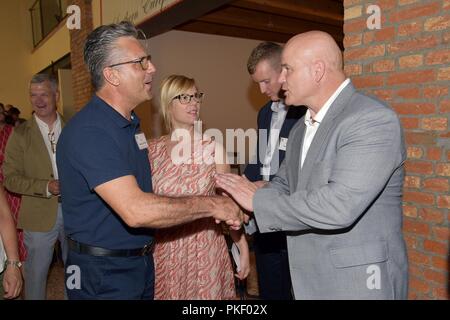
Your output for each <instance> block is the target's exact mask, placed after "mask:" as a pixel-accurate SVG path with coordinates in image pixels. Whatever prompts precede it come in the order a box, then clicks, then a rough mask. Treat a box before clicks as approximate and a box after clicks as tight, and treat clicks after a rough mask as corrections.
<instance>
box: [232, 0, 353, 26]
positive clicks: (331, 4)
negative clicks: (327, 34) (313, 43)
mask: <svg viewBox="0 0 450 320" xmlns="http://www.w3.org/2000/svg"><path fill="white" fill-rule="evenodd" d="M229 5H230V6H234V7H240V8H245V9H252V10H257V11H261V12H266V13H272V14H279V15H283V16H287V17H293V18H298V19H303V20H311V21H315V22H320V23H326V24H331V25H335V26H340V27H343V24H344V7H343V5H342V2H338V1H331V0H321V1H300V0H238V1H234V2H231V3H230V4H229Z"/></svg>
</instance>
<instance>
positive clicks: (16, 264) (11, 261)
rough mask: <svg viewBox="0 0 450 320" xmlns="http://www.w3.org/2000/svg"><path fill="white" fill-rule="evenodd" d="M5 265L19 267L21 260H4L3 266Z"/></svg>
mask: <svg viewBox="0 0 450 320" xmlns="http://www.w3.org/2000/svg"><path fill="white" fill-rule="evenodd" d="M7 266H13V267H16V268H20V267H22V262H20V261H17V260H6V261H5V268H6V267H7Z"/></svg>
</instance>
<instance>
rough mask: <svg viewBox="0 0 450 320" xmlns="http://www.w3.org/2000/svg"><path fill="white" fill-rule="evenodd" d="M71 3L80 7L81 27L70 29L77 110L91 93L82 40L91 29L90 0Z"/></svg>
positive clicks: (73, 83) (87, 99) (73, 82)
mask: <svg viewBox="0 0 450 320" xmlns="http://www.w3.org/2000/svg"><path fill="white" fill-rule="evenodd" d="M72 4H74V5H77V6H79V7H80V9H81V28H80V29H79V30H77V29H74V30H71V31H70V46H71V62H72V88H73V95H74V100H75V109H76V110H77V111H78V110H80V109H81V108H82V107H84V105H85V104H86V103H87V102H88V101H89V99H90V97H91V95H92V94H93V87H92V85H91V77H90V75H89V72H88V70H87V68H86V65H85V64H84V60H83V48H84V42H85V40H86V37H87V35H88V34H89V33H90V32H91V31H92V30H93V22H92V0H73V1H72Z"/></svg>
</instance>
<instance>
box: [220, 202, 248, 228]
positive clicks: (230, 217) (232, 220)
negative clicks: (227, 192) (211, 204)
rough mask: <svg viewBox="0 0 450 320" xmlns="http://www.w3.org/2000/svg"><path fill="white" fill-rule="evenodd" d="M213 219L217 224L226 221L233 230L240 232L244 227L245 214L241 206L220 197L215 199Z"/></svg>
mask: <svg viewBox="0 0 450 320" xmlns="http://www.w3.org/2000/svg"><path fill="white" fill-rule="evenodd" d="M212 212H213V218H215V219H216V222H217V223H220V222H221V221H224V222H225V223H226V224H227V225H229V226H230V228H231V229H233V230H239V229H240V228H241V226H242V221H243V218H244V217H243V213H242V211H241V209H240V208H239V206H238V205H237V204H236V203H235V202H234V201H233V200H231V198H229V197H224V196H218V197H216V198H215V208H214V209H213V211H212Z"/></svg>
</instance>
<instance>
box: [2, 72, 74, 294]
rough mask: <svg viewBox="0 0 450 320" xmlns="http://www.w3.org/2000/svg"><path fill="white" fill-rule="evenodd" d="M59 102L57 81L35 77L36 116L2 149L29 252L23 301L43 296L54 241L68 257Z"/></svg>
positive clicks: (32, 98)
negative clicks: (61, 192) (58, 149)
mask: <svg viewBox="0 0 450 320" xmlns="http://www.w3.org/2000/svg"><path fill="white" fill-rule="evenodd" d="M58 99H59V92H58V85H57V82H56V80H55V79H54V78H53V77H52V76H49V75H47V74H36V75H34V76H33V78H32V79H31V82H30V102H31V105H32V107H33V111H34V115H33V116H32V117H31V119H30V120H28V121H26V122H24V123H23V124H21V125H20V126H19V127H17V128H16V129H15V130H14V132H13V133H12V135H11V137H10V139H9V141H8V144H7V145H6V152H5V162H4V165H3V172H4V176H5V179H4V185H5V187H6V188H7V189H8V190H10V191H11V192H15V193H18V194H21V195H22V203H21V206H20V211H19V222H18V227H19V228H21V229H23V230H24V242H25V247H26V249H27V259H26V261H25V264H24V268H25V270H24V278H25V299H27V300H43V299H45V298H46V284H47V274H48V270H49V267H50V263H51V261H52V257H53V249H54V245H55V243H56V241H57V240H59V241H60V243H61V252H62V255H63V257H62V258H63V260H65V257H66V255H67V246H66V239H65V234H64V226H63V218H62V211H61V203H60V202H61V201H60V197H59V181H58V171H57V168H56V155H55V151H56V143H57V142H58V137H59V134H60V133H61V129H62V127H63V126H64V120H63V119H62V117H61V116H60V115H59V114H58V113H57V112H56V104H57V101H58Z"/></svg>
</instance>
